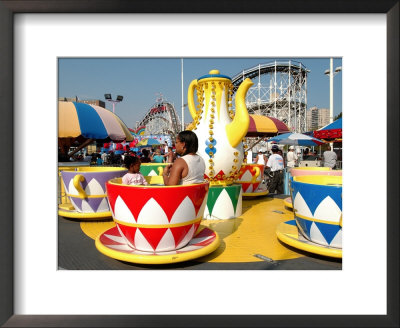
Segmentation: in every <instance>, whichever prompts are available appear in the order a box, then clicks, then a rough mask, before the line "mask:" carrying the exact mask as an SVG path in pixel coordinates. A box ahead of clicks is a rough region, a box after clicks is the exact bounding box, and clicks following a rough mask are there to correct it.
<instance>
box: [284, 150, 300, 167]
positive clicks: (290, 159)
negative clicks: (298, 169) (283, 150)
mask: <svg viewBox="0 0 400 328" xmlns="http://www.w3.org/2000/svg"><path fill="white" fill-rule="evenodd" d="M286 157H287V167H289V168H292V167H295V166H296V162H297V159H298V157H297V154H296V153H295V152H294V146H290V147H289V152H288V153H287V155H286Z"/></svg>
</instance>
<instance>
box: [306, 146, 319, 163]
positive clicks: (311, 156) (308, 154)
mask: <svg viewBox="0 0 400 328" xmlns="http://www.w3.org/2000/svg"><path fill="white" fill-rule="evenodd" d="M316 159H317V157H316V156H314V154H313V153H310V149H309V148H306V149H305V150H304V154H303V161H312V160H316Z"/></svg>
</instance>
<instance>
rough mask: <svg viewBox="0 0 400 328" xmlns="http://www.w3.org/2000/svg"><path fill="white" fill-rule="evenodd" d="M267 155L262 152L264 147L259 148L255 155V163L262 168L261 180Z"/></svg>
mask: <svg viewBox="0 0 400 328" xmlns="http://www.w3.org/2000/svg"><path fill="white" fill-rule="evenodd" d="M267 160H268V159H267V156H265V154H264V149H259V150H258V154H257V157H256V160H255V161H256V164H260V165H262V166H263V169H262V170H261V181H264V170H265V164H266V163H267Z"/></svg>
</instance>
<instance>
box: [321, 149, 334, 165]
mask: <svg viewBox="0 0 400 328" xmlns="http://www.w3.org/2000/svg"><path fill="white" fill-rule="evenodd" d="M322 160H323V165H324V167H330V168H332V169H335V168H336V160H337V155H336V153H335V152H334V151H332V147H331V146H328V149H327V150H325V151H324V153H323V154H322Z"/></svg>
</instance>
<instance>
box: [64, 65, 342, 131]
mask: <svg viewBox="0 0 400 328" xmlns="http://www.w3.org/2000/svg"><path fill="white" fill-rule="evenodd" d="M275 60H277V61H286V60H293V61H298V62H301V63H302V64H303V65H304V66H305V67H306V68H307V69H309V70H310V72H309V73H308V79H307V107H308V108H310V107H313V106H317V107H318V108H329V77H328V76H327V75H325V74H324V72H325V70H326V69H329V68H330V67H329V65H330V60H329V58H184V61H183V66H184V67H183V72H184V78H183V79H184V89H183V90H184V103H185V104H186V103H187V90H188V87H189V83H190V82H191V81H192V80H194V79H197V78H199V77H200V76H202V75H205V74H207V73H208V72H209V71H210V70H211V69H218V70H219V71H220V73H221V74H224V75H228V76H230V77H233V76H234V75H236V74H238V73H239V72H241V71H242V70H243V69H247V68H251V67H254V66H256V65H258V64H264V63H270V62H273V61H275ZM338 66H342V60H341V58H334V60H333V69H335V68H336V67H338ZM58 68H59V71H58V81H59V84H58V96H59V97H75V96H78V98H79V99H101V100H104V94H105V93H111V94H112V97H113V99H115V98H116V97H117V95H122V96H123V97H124V99H123V101H122V102H120V103H118V104H117V105H116V107H115V113H116V114H117V115H118V116H119V117H120V118H121V119H122V120H123V121H124V122H125V124H126V125H127V126H128V127H130V128H134V127H135V125H136V121H141V119H142V118H143V117H144V116H145V115H146V113H147V112H148V110H149V109H150V108H151V106H152V105H153V104H154V103H155V102H156V98H157V97H158V95H159V94H162V95H163V97H164V99H166V100H168V101H170V102H172V103H174V105H175V110H176V112H177V113H178V116H179V117H180V118H181V105H182V100H181V97H182V96H181V59H180V58H60V59H59V66H58ZM342 74H343V72H340V73H338V74H336V75H335V77H334V116H336V115H338V114H339V113H340V112H341V111H342ZM106 107H107V108H108V109H110V110H112V104H111V103H108V102H107V103H106ZM185 122H186V123H189V122H191V117H190V114H189V111H188V109H187V107H186V108H185Z"/></svg>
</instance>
